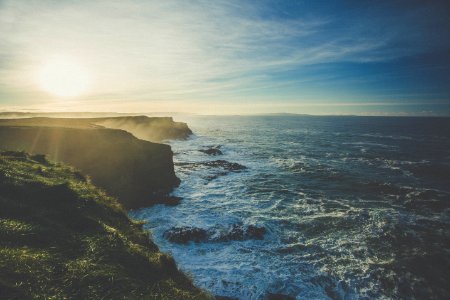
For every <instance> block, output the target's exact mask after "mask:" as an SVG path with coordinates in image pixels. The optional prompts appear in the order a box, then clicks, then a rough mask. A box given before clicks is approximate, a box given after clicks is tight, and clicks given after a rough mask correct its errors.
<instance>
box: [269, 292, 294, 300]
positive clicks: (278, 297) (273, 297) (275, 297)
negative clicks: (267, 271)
mask: <svg viewBox="0 0 450 300" xmlns="http://www.w3.org/2000/svg"><path fill="white" fill-rule="evenodd" d="M265 299H266V300H295V297H294V296H289V295H283V294H272V293H268V294H267V295H266V297H265Z"/></svg>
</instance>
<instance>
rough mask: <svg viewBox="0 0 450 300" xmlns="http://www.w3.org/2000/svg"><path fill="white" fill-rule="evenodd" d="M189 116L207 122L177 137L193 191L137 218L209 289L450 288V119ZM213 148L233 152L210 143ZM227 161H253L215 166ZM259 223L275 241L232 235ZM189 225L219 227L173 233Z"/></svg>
mask: <svg viewBox="0 0 450 300" xmlns="http://www.w3.org/2000/svg"><path fill="white" fill-rule="evenodd" d="M179 119H181V121H186V122H188V124H189V126H190V127H191V128H192V130H193V131H194V133H195V136H194V137H192V138H191V139H189V140H187V141H174V142H171V145H172V149H173V151H174V152H175V157H174V159H175V162H176V172H177V175H178V176H179V177H180V178H181V180H182V184H181V186H180V187H179V188H178V189H177V190H176V191H175V193H174V194H175V195H177V196H181V197H183V198H184V199H183V200H182V202H181V204H180V205H178V206H172V207H171V206H163V205H157V206H155V207H152V208H147V209H142V210H139V211H135V212H132V213H131V215H132V216H133V217H135V218H139V219H144V220H146V221H148V225H147V226H148V228H150V229H151V230H152V232H153V238H154V240H155V241H156V243H157V244H158V245H159V246H160V248H161V249H162V250H163V251H166V252H169V253H171V254H172V255H173V256H174V258H175V260H176V261H177V263H178V265H179V266H180V267H181V269H183V270H184V271H186V272H187V273H189V274H191V275H192V277H193V279H194V282H195V283H196V284H197V285H198V286H200V287H202V288H205V289H207V290H208V291H211V292H212V293H213V294H215V295H221V296H229V297H236V298H239V299H264V297H265V296H266V295H267V294H268V293H278V294H284V295H291V296H294V297H296V298H297V299H328V298H331V299H369V298H371V299H372V298H377V299H391V298H401V299H413V298H416V299H445V298H447V299H449V297H450V291H449V289H450V280H449V278H450V276H449V273H450V271H449V270H450V210H449V208H450V204H449V203H450V202H449V201H450V119H438V118H381V117H377V118H374V117H308V116H296V117H292V116H291V117H286V116H284V117H276V116H271V117H189V118H179ZM210 146H214V147H220V148H219V149H220V150H221V151H222V152H223V155H221V156H209V155H207V154H205V153H202V152H200V151H198V150H199V149H205V148H207V147H210ZM215 160H226V161H228V162H233V163H238V164H240V165H243V166H246V167H247V169H245V170H238V171H229V170H226V169H224V168H222V167H220V165H218V164H209V165H208V164H205V162H208V161H215ZM249 225H254V226H256V227H257V228H260V227H264V228H265V229H266V233H265V235H264V238H263V239H262V240H259V239H255V238H252V237H247V236H244V237H242V236H241V237H239V236H237V237H236V236H233V234H231V236H230V235H229V238H225V239H223V238H222V239H221V238H220V237H221V236H224V234H225V236H226V234H227V233H228V234H229V233H230V232H232V231H233V228H236V226H238V227H239V226H243V227H242V228H245V226H249ZM185 226H187V227H196V228H200V229H204V230H206V231H207V232H208V234H209V235H210V237H209V238H206V239H203V240H200V241H199V242H193V241H192V242H188V243H186V244H182V243H181V244H180V243H175V242H170V241H168V239H167V235H164V233H165V232H167V231H168V230H170V229H171V228H173V227H185ZM233 226H234V227H233ZM217 237H219V238H217Z"/></svg>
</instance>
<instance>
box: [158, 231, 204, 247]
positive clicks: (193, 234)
mask: <svg viewBox="0 0 450 300" xmlns="http://www.w3.org/2000/svg"><path fill="white" fill-rule="evenodd" d="M163 236H164V237H165V238H166V239H167V240H168V241H170V242H172V243H177V244H186V243H188V242H195V243H200V242H202V241H204V240H206V239H207V237H208V234H207V232H206V230H204V229H202V228H197V227H173V228H171V229H169V230H167V231H166V232H164V234H163Z"/></svg>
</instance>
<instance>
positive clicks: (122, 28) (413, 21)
mask: <svg viewBox="0 0 450 300" xmlns="http://www.w3.org/2000/svg"><path fill="white" fill-rule="evenodd" d="M449 16H450V4H449V3H448V1H412V0H411V1H406V0H405V1H395V0H391V1H364V0H359V1H345V0H343V1H300V0H299V1H280V0H278V1H275V0H274V1H264V0H261V1H243V0H241V1H212V0H205V1H182V0H179V1H170V0H168V1H151V0H148V1H124V0H123V1H115V0H109V1H46V0H40V1H31V0H30V1H25V0H24V1H20V0H15V1H2V0H0V111H17V110H20V111H43V110H45V111H117V112H142V113H143V112H175V111H178V112H188V113H198V114H252V113H305V114H362V115H450V84H449V82H450V17H449ZM55 59H59V61H63V62H67V63H68V64H71V65H72V66H73V65H75V66H76V69H80V70H82V72H81V71H80V74H75V73H76V72H77V71H73V68H72V69H71V68H64V67H61V64H57V67H56V69H57V70H56V71H55V72H56V73H54V74H53V73H52V76H53V77H51V78H50V79H48V78H47V77H48V76H47V75H42V74H43V72H45V71H43V70H46V68H47V69H48V66H49V65H51V64H52V62H53V61H55ZM64 64H65V63H63V65H64ZM61 73H62V74H61ZM46 76H47V77H46ZM67 76H68V78H69V79H68V80H69V81H70V80H76V78H82V80H83V88H82V89H80V92H79V93H78V94H76V95H71V96H69V97H67V96H61V95H58V93H57V92H55V87H54V85H56V84H58V82H60V81H58V80H59V79H58V78H59V77H64V78H66V77H67ZM43 77H44V79H43ZM54 77H56V78H54ZM73 78H75V79H73ZM43 80H47V84H45V83H44V84H43V83H42V81H43ZM71 83H72V82H69V84H71ZM80 84H81V83H78V85H80ZM52 85H53V88H52ZM48 86H50V87H48Z"/></svg>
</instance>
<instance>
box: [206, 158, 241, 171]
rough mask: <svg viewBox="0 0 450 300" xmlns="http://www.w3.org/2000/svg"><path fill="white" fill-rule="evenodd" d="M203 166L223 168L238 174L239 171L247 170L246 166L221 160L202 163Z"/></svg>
mask: <svg viewBox="0 0 450 300" xmlns="http://www.w3.org/2000/svg"><path fill="white" fill-rule="evenodd" d="M204 165H205V166H208V167H214V168H223V169H225V170H227V171H230V172H239V171H242V170H245V169H247V167H246V166H243V165H240V164H238V163H233V162H229V161H226V160H222V159H219V160H213V161H207V162H205V163H204Z"/></svg>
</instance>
